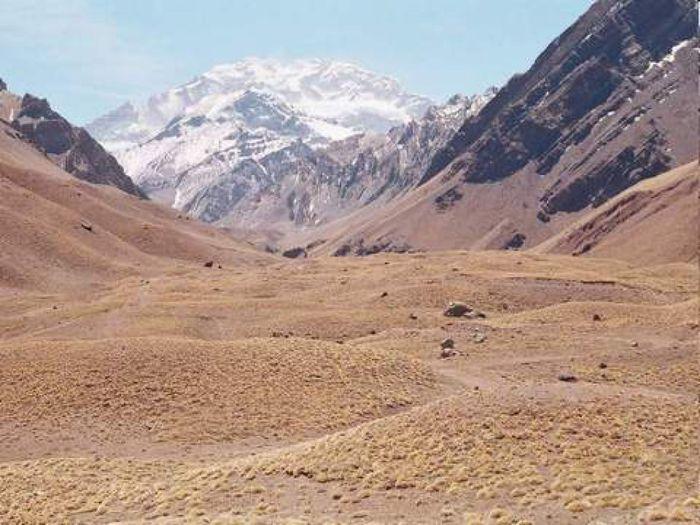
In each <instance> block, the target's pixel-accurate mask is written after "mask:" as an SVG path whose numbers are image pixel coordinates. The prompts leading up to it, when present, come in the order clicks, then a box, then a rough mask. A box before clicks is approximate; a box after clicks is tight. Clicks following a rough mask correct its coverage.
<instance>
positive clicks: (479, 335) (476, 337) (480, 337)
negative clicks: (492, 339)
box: [474, 332, 486, 343]
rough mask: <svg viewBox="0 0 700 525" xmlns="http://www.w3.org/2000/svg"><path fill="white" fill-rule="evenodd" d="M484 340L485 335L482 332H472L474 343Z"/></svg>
mask: <svg viewBox="0 0 700 525" xmlns="http://www.w3.org/2000/svg"><path fill="white" fill-rule="evenodd" d="M484 341H486V336H485V335H484V334H482V333H481V332H477V333H475V334H474V342H475V343H483V342H484Z"/></svg>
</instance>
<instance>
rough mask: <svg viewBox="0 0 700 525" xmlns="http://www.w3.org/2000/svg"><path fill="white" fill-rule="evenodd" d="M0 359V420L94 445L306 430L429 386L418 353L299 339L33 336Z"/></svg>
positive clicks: (328, 426)
mask: <svg viewBox="0 0 700 525" xmlns="http://www.w3.org/2000/svg"><path fill="white" fill-rule="evenodd" d="M0 356H1V357H0V359H2V362H3V367H2V369H1V370H0V406H1V407H2V410H0V413H1V414H2V415H1V416H0V418H1V419H0V421H2V422H6V423H9V422H12V424H14V425H18V426H23V425H30V426H36V427H37V428H46V429H51V428H53V429H66V428H72V429H74V431H77V430H78V429H80V430H79V432H80V433H81V434H82V435H83V436H84V437H85V436H90V435H92V436H93V437H94V438H95V439H97V440H98V441H103V440H114V439H117V440H118V439H122V438H123V436H125V435H128V436H129V437H130V438H134V437H136V436H140V437H141V438H144V439H147V440H157V441H177V442H197V443H202V442H222V441H230V440H234V439H236V438H243V437H247V436H254V435H255V436H264V437H265V438H283V437H286V436H291V435H299V434H307V433H308V434H317V433H320V432H324V431H328V430H332V429H339V428H342V427H345V426H348V425H351V424H354V423H357V422H360V421H364V420H366V419H368V418H371V417H377V416H380V415H382V414H386V413H388V412H390V411H392V410H394V409H397V408H399V407H402V406H406V405H410V404H412V403H414V402H415V401H417V400H418V399H419V398H421V397H422V396H423V395H424V394H426V393H427V391H428V390H429V389H430V387H431V385H432V383H433V375H432V372H430V370H429V368H428V367H427V366H426V365H424V364H421V363H420V362H419V361H417V360H412V359H409V358H404V357H401V356H397V355H396V354H390V353H387V352H382V351H377V350H371V349H362V350H354V351H352V352H349V351H346V350H345V349H344V348H343V346H341V345H338V344H334V343H328V342H322V341H310V340H304V339H248V340H245V341H234V342H226V343H212V342H204V341H194V340H184V339H164V338H147V339H125V340H104V341H84V342H36V343H30V344H26V345H22V346H18V345H16V344H15V345H4V346H2V347H0ZM20 385H21V388H18V386H20ZM50 438H51V435H50V434H47V435H46V436H45V437H44V439H50ZM8 439H9V438H8Z"/></svg>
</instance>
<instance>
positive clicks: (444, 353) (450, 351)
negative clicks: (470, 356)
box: [440, 348, 457, 359]
mask: <svg viewBox="0 0 700 525" xmlns="http://www.w3.org/2000/svg"><path fill="white" fill-rule="evenodd" d="M456 355H457V351H456V350H455V349H454V348H443V349H442V350H441V351H440V358H441V359H448V358H450V357H454V356H456Z"/></svg>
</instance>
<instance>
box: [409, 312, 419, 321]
mask: <svg viewBox="0 0 700 525" xmlns="http://www.w3.org/2000/svg"><path fill="white" fill-rule="evenodd" d="M408 317H410V318H411V319H413V320H414V321H415V320H416V319H418V316H417V315H416V314H411V315H409V316H408Z"/></svg>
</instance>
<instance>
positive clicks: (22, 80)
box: [0, 0, 591, 125]
mask: <svg viewBox="0 0 700 525" xmlns="http://www.w3.org/2000/svg"><path fill="white" fill-rule="evenodd" d="M590 4H591V0H197V1H193V0H0V54H1V56H2V61H1V62H0V64H1V66H0V78H2V79H3V80H5V82H6V83H7V84H8V86H9V88H10V90H11V91H13V92H15V93H18V94H23V93H25V92H29V93H32V94H34V95H37V96H41V97H45V98H48V99H49V101H50V102H51V104H52V105H53V107H54V108H56V109H57V110H58V111H59V112H61V113H62V114H63V115H64V116H65V117H66V118H68V119H69V120H71V121H72V122H74V123H75V124H79V125H82V124H85V123H87V122H89V121H91V120H92V119H94V118H96V117H98V116H100V115H102V114H104V113H105V112H107V111H109V110H111V109H113V108H115V107H117V106H119V105H121V104H122V103H124V102H126V101H129V100H132V101H137V100H143V99H145V98H147V97H148V96H149V95H152V94H154V93H158V92H160V91H163V90H165V89H168V88H170V87H174V86H177V85H180V84H183V83H185V82H187V81H188V80H190V79H191V78H193V77H194V76H196V75H198V74H201V73H203V72H205V71H207V70H208V69H210V68H211V67H212V66H213V65H215V64H221V63H230V62H235V61H236V60H239V59H242V58H246V57H250V56H257V57H273V58H279V59H287V58H289V59H291V58H312V57H319V58H326V59H337V60H345V61H350V62H354V63H356V64H359V65H362V66H364V67H366V68H368V69H371V70H374V71H377V72H379V73H382V74H386V75H389V76H392V77H394V78H396V79H397V80H398V81H399V82H401V84H402V85H403V86H404V87H405V88H406V89H407V90H408V91H410V92H413V93H418V94H421V95H427V96H429V97H431V98H433V99H434V100H436V101H438V102H443V101H445V100H446V99H447V98H448V97H449V96H451V95H452V94H455V93H465V94H473V93H478V92H482V91H483V90H484V89H486V88H487V87H489V86H491V85H503V84H504V83H505V82H506V81H507V80H508V78H510V76H511V75H513V74H514V73H517V72H523V71H525V70H527V68H528V67H529V65H530V64H531V63H532V62H533V61H534V59H535V58H536V57H537V55H538V54H539V53H540V52H541V51H543V50H544V48H545V46H546V45H547V44H548V43H549V42H550V41H551V40H552V39H554V38H555V37H556V36H557V35H559V34H560V33H561V32H562V31H563V30H564V29H565V28H566V27H567V26H569V25H570V24H571V23H573V22H574V21H575V20H576V18H577V17H578V16H580V15H581V14H583V12H584V11H585V10H586V8H587V7H588V6H589V5H590Z"/></svg>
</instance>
